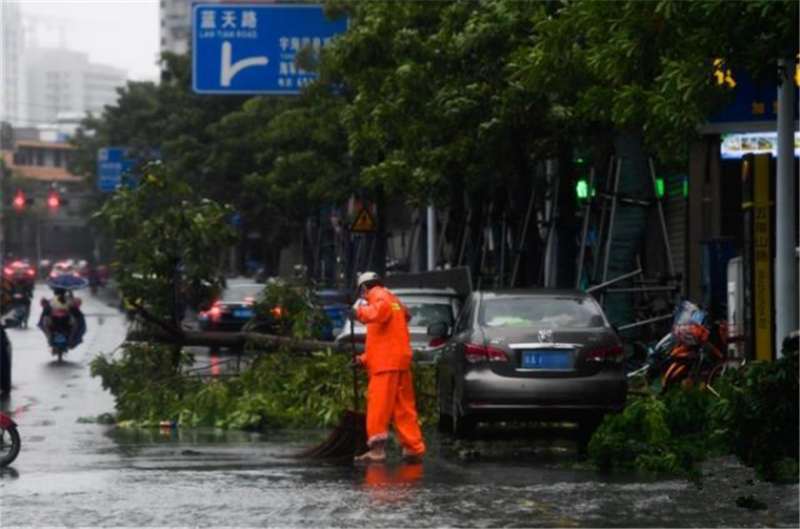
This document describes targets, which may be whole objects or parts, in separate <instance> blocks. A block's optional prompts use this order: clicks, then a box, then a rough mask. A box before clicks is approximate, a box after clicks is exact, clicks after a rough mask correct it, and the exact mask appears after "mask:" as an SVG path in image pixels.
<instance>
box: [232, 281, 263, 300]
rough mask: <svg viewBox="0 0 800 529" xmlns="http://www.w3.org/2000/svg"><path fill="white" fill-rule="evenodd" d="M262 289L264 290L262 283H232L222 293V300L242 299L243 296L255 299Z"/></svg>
mask: <svg viewBox="0 0 800 529" xmlns="http://www.w3.org/2000/svg"><path fill="white" fill-rule="evenodd" d="M262 290H264V286H263V285H234V286H231V287H228V288H227V289H226V290H225V292H223V293H222V301H227V302H236V301H244V299H245V298H249V299H252V300H254V301H257V300H258V298H259V296H260V294H261V291H262Z"/></svg>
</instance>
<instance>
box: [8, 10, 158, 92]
mask: <svg viewBox="0 0 800 529" xmlns="http://www.w3.org/2000/svg"><path fill="white" fill-rule="evenodd" d="M0 1H7V0H0ZM20 3H21V4H22V12H23V16H24V17H25V18H26V24H25V25H26V27H30V24H31V23H33V24H34V27H35V28H38V29H37V30H36V39H37V40H38V43H39V45H40V46H48V47H50V46H61V45H66V47H67V48H69V49H72V50H75V51H83V52H86V53H88V54H89V58H90V60H91V61H92V62H97V63H102V64H108V65H111V66H117V67H119V68H122V69H123V70H127V72H128V78H129V79H134V80H153V81H154V80H157V79H158V75H159V70H158V65H157V64H156V60H157V58H158V53H159V49H158V48H159V38H160V35H159V18H158V16H159V10H158V0H21V1H20ZM59 28H62V29H61V30H59ZM62 38H63V41H65V42H62Z"/></svg>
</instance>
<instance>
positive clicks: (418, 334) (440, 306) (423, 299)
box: [336, 288, 463, 362]
mask: <svg viewBox="0 0 800 529" xmlns="http://www.w3.org/2000/svg"><path fill="white" fill-rule="evenodd" d="M391 292H392V293H393V294H394V295H395V296H397V298H398V299H399V300H400V301H401V302H402V303H403V305H405V306H406V308H408V311H409V312H410V313H411V320H410V321H409V322H408V332H409V335H410V338H411V348H412V349H413V350H414V351H415V356H416V360H417V361H423V362H424V361H429V362H430V361H433V360H435V358H436V356H437V354H438V352H439V348H440V347H441V346H442V345H443V344H444V343H445V342H446V340H445V339H443V338H441V337H431V336H428V327H430V326H431V325H433V324H435V323H440V324H444V325H446V326H447V327H449V328H452V327H453V324H454V323H455V320H456V317H457V316H458V313H459V311H460V310H461V304H462V300H463V297H462V296H460V295H459V294H457V293H456V292H455V291H454V290H452V289H437V288H396V289H391ZM353 331H354V334H355V340H356V342H357V343H363V342H364V341H365V339H366V338H365V337H366V332H367V330H366V327H365V326H364V325H362V324H361V323H356V326H355V329H354V330H353ZM349 340H350V322H349V321H348V322H346V323H345V325H344V328H343V329H342V332H341V333H339V336H337V338H336V341H337V342H342V341H344V342H347V341H349Z"/></svg>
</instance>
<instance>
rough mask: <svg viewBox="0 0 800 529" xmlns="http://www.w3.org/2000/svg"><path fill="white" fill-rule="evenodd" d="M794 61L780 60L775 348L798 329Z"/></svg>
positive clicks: (776, 202)
mask: <svg viewBox="0 0 800 529" xmlns="http://www.w3.org/2000/svg"><path fill="white" fill-rule="evenodd" d="M793 67H794V61H793V60H787V59H782V60H779V61H778V71H779V74H780V76H779V80H778V82H779V83H780V84H779V85H778V171H777V172H778V174H777V184H776V189H775V191H776V192H775V224H776V226H775V245H776V249H775V349H776V350H777V351H778V356H780V354H781V346H782V343H783V338H784V337H785V336H786V335H787V334H789V333H790V332H792V331H794V330H797V328H798V307H797V304H798V294H799V292H798V284H797V276H798V269H797V265H796V259H797V257H796V256H795V237H796V229H797V226H796V225H795V211H794V199H795V197H796V196H797V195H796V194H795V193H797V192H798V190H797V189H792V186H793V185H794V184H795V182H797V175H796V174H794V121H795V119H796V117H797V116H795V115H794V103H795V102H794V89H795V88H794V82H793V77H794V75H793V74H794V68H793Z"/></svg>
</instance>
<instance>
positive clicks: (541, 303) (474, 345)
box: [428, 290, 627, 439]
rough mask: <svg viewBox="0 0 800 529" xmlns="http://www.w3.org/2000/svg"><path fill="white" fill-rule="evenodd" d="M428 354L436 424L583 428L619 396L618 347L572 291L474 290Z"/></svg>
mask: <svg viewBox="0 0 800 529" xmlns="http://www.w3.org/2000/svg"><path fill="white" fill-rule="evenodd" d="M428 332H429V334H430V335H431V336H434V337H449V340H448V342H447V344H446V345H445V346H444V348H443V349H442V352H441V356H440V358H439V362H438V364H437V399H438V406H439V418H440V426H441V427H442V429H444V430H449V431H452V432H453V433H454V434H455V435H456V436H457V437H465V436H468V435H469V434H470V433H471V432H472V430H473V428H474V426H475V425H476V424H477V423H479V422H493V421H505V422H515V421H555V422H562V421H563V422H578V424H579V425H580V430H581V436H582V437H584V438H585V439H586V438H588V436H589V435H590V432H591V431H593V429H594V428H595V427H596V426H597V424H599V422H600V421H601V420H602V417H603V415H604V414H606V413H608V412H611V411H613V410H616V409H619V408H620V407H621V406H623V405H624V403H625V399H626V396H627V384H626V381H625V374H624V369H623V363H622V359H623V351H622V344H621V342H620V339H619V337H618V336H617V333H616V332H615V331H614V329H613V328H612V327H611V326H610V325H609V323H608V321H607V320H606V317H605V315H604V314H603V311H602V309H601V308H600V306H599V305H598V304H597V302H596V301H595V300H594V299H593V298H591V297H590V296H589V295H587V294H585V293H583V292H579V291H554V290H551V291H548V290H539V291H497V292H474V293H472V294H471V295H470V296H469V298H467V300H466V302H465V305H464V309H463V310H462V312H461V315H460V317H459V318H458V321H457V322H456V324H455V328H454V329H453V330H452V331H451V330H450V329H448V328H446V327H445V326H444V325H434V326H431V327H430V328H429V329H428Z"/></svg>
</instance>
